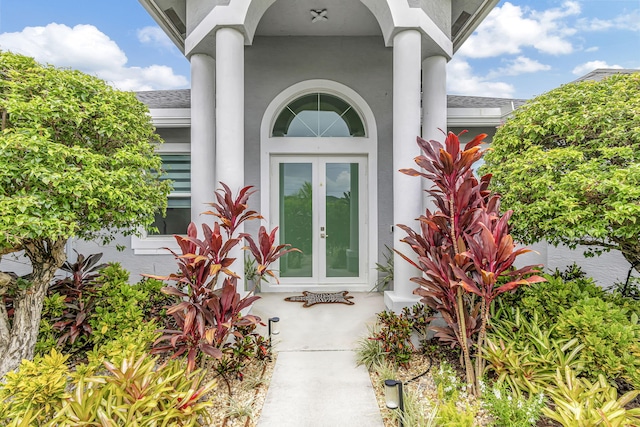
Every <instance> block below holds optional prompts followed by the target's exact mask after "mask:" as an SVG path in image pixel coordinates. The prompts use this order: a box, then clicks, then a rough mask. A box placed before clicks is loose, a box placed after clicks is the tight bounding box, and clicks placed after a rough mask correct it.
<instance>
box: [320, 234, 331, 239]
mask: <svg viewBox="0 0 640 427" xmlns="http://www.w3.org/2000/svg"><path fill="white" fill-rule="evenodd" d="M328 237H329V235H328V234H324V233H320V238H322V239H326V238H328Z"/></svg>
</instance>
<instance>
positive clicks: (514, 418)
mask: <svg viewBox="0 0 640 427" xmlns="http://www.w3.org/2000/svg"><path fill="white" fill-rule="evenodd" d="M482 406H483V407H484V408H485V409H486V410H487V411H489V414H491V417H492V418H493V421H492V423H491V425H492V426H496V427H502V426H509V427H529V426H534V425H536V422H537V421H538V420H539V419H540V416H541V415H542V412H541V411H542V408H543V407H544V406H545V399H544V394H543V393H538V394H530V395H529V397H524V396H520V395H518V394H514V393H513V392H512V391H511V390H510V389H509V387H508V386H507V385H506V384H505V383H502V384H499V383H498V384H494V385H493V386H492V387H491V389H490V390H483V394H482Z"/></svg>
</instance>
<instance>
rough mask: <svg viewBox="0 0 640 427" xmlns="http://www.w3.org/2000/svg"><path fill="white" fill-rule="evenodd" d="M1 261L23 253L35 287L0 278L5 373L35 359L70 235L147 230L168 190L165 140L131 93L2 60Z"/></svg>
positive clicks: (12, 57)
mask: <svg viewBox="0 0 640 427" xmlns="http://www.w3.org/2000/svg"><path fill="white" fill-rule="evenodd" d="M0 74H1V75H2V78H1V79H0V127H1V131H2V132H1V133H0V230H2V232H1V233H0V256H2V255H5V254H8V253H12V252H18V251H24V255H25V257H26V259H27V260H28V262H29V263H30V264H31V267H32V271H31V272H30V274H29V277H28V280H27V281H24V280H18V279H17V278H16V277H15V276H13V275H11V274H8V273H0V295H2V296H3V297H4V296H5V295H8V296H10V297H11V298H12V309H13V311H12V318H11V319H9V313H8V311H7V309H6V307H5V305H4V304H0V375H2V374H4V373H5V372H7V371H9V370H11V369H15V368H16V367H17V366H18V364H19V363H20V360H21V359H24V358H31V357H32V356H33V351H34V345H35V343H36V336H37V333H38V323H39V320H40V314H41V310H42V305H43V300H44V298H45V294H46V289H47V286H48V285H49V283H50V281H51V279H52V278H53V276H54V274H55V272H56V270H57V269H58V268H59V267H61V266H62V265H63V263H64V261H65V259H66V256H65V251H64V247H65V243H66V242H67V239H69V238H70V237H72V236H77V237H80V238H86V239H95V238H98V239H102V240H109V239H110V236H111V232H112V231H114V230H117V231H119V232H122V233H123V234H125V235H127V234H133V233H136V232H138V231H139V230H140V228H141V227H142V228H144V227H149V226H150V225H151V223H152V222H153V220H154V214H155V213H156V212H157V211H162V210H163V209H165V207H166V203H167V195H168V193H169V191H170V185H169V183H168V182H161V181H160V180H159V179H158V173H156V172H153V171H159V170H160V169H161V168H160V166H161V161H160V158H159V157H158V156H157V155H156V154H155V153H154V145H155V143H157V142H160V141H159V138H158V136H157V134H155V133H154V128H153V125H152V123H151V119H150V116H149V115H148V110H147V108H146V106H144V104H142V103H141V102H139V101H138V100H137V99H136V97H135V95H134V94H133V93H130V92H120V91H117V90H115V89H113V88H112V87H110V86H108V85H107V84H106V83H105V82H103V81H101V80H99V79H97V78H95V77H92V76H88V75H86V74H83V73H80V72H78V71H73V70H69V69H58V68H54V67H51V66H42V65H40V64H38V63H36V62H35V61H34V60H33V59H32V58H28V57H24V56H21V55H17V54H13V53H9V52H0Z"/></svg>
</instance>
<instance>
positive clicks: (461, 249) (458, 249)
mask: <svg viewBox="0 0 640 427" xmlns="http://www.w3.org/2000/svg"><path fill="white" fill-rule="evenodd" d="M485 136H486V135H484V134H482V135H478V136H476V137H475V138H473V139H472V140H471V141H470V142H469V143H467V144H466V145H465V147H464V149H461V148H460V141H459V138H458V136H457V135H455V134H453V133H449V134H448V135H447V137H446V139H445V142H444V144H442V143H440V142H438V141H425V140H423V139H422V138H418V145H419V146H420V149H421V150H422V153H423V155H421V156H418V157H416V159H415V161H416V164H417V165H418V166H419V167H420V168H421V170H422V171H417V170H415V169H403V170H401V172H403V173H405V174H408V175H411V176H417V177H422V178H425V179H427V180H429V182H432V183H433V187H432V188H431V189H430V190H427V193H428V194H429V195H430V196H431V197H432V198H433V201H434V203H435V206H436V209H437V210H436V211H435V212H432V211H431V210H430V209H427V210H426V212H425V214H424V215H421V216H420V218H419V221H420V228H419V230H418V231H416V230H413V229H411V228H410V227H408V226H406V225H402V224H399V225H398V226H399V227H400V228H402V229H403V230H404V231H405V232H406V233H407V237H405V238H404V239H403V240H402V241H403V242H405V243H407V244H408V245H409V246H410V247H411V249H412V250H413V251H414V252H415V254H416V255H417V260H416V261H414V260H412V259H411V258H410V257H407V256H405V255H402V254H401V255H402V256H403V258H404V259H405V260H407V261H408V262H409V263H411V264H412V265H413V266H415V267H416V268H418V269H419V270H420V271H421V272H422V273H423V275H422V276H420V277H414V278H412V279H411V280H412V281H413V282H415V283H417V284H418V285H419V286H420V287H419V288H418V289H416V290H415V293H416V294H418V295H420V296H422V302H424V303H425V304H426V305H428V306H429V307H431V308H433V309H435V310H437V311H438V312H440V313H441V314H442V317H443V319H444V320H445V321H446V322H447V327H433V328H432V329H434V330H436V331H437V332H436V336H437V337H439V338H440V339H441V340H443V341H446V342H449V343H451V344H452V345H460V347H461V348H462V351H463V359H464V365H465V370H466V376H467V382H468V384H469V386H470V387H472V389H473V390H474V391H475V392H476V393H479V383H478V381H479V379H480V377H481V376H482V373H483V371H484V362H483V356H482V353H481V352H480V349H481V348H482V347H483V346H484V340H485V337H486V326H487V322H488V320H489V316H490V307H491V304H492V302H493V301H494V300H495V298H496V297H498V296H499V295H501V294H503V293H505V292H509V291H512V290H514V289H516V288H517V287H518V286H520V285H523V284H530V283H536V282H539V281H543V280H544V279H543V278H542V277H540V276H537V275H534V274H532V273H534V272H535V269H534V267H533V266H527V267H523V268H520V269H517V270H516V269H513V268H512V267H513V264H514V262H515V260H516V258H517V257H518V256H519V255H521V254H524V253H526V252H528V250H527V249H524V248H516V245H515V243H514V241H513V239H512V238H511V235H510V234H509V227H508V221H509V219H510V217H511V215H512V212H511V211H507V212H505V213H504V214H501V213H500V196H498V195H497V194H493V193H491V192H490V191H489V190H488V187H489V183H490V180H491V176H490V175H485V176H483V177H481V178H480V180H478V179H477V178H476V177H475V176H474V173H473V169H472V166H473V165H474V163H476V162H477V161H478V160H480V158H481V157H482V154H483V152H482V150H481V149H480V144H481V143H482V141H483V139H484V137H485ZM477 299H479V302H476V301H477ZM476 333H477V335H475V336H477V338H476V339H477V342H476V344H475V349H476V363H475V366H474V365H473V364H472V355H471V353H472V351H473V345H472V337H473V336H474V334H476Z"/></svg>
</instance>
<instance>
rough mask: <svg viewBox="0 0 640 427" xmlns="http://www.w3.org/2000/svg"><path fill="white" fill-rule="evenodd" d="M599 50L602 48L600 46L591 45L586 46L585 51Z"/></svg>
mask: <svg viewBox="0 0 640 427" xmlns="http://www.w3.org/2000/svg"><path fill="white" fill-rule="evenodd" d="M598 50H600V48H599V47H598V46H591V47H588V48H586V49H585V50H584V51H585V52H597V51H598Z"/></svg>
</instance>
